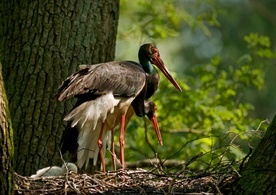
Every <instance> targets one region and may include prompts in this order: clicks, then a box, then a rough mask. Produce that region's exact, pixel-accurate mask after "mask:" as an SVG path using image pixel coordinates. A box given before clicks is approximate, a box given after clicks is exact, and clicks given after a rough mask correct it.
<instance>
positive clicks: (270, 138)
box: [233, 115, 276, 194]
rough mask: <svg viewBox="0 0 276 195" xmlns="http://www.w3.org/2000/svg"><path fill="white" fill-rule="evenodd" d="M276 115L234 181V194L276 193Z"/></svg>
mask: <svg viewBox="0 0 276 195" xmlns="http://www.w3.org/2000/svg"><path fill="white" fill-rule="evenodd" d="M275 138H276V115H275V116H274V119H273V121H272V123H271V124H270V126H269V127H268V129H267V132H266V133H265V135H264V137H263V139H262V140H261V142H260V144H259V145H258V147H257V148H256V150H255V152H254V153H253V154H252V156H251V157H250V158H249V160H248V162H247V164H246V165H245V167H244V168H243V169H242V171H241V177H240V178H239V179H238V180H237V181H236V182H235V183H234V185H233V187H234V192H233V194H276V140H275Z"/></svg>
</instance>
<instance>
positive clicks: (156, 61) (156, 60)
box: [151, 55, 182, 91]
mask: <svg viewBox="0 0 276 195" xmlns="http://www.w3.org/2000/svg"><path fill="white" fill-rule="evenodd" d="M151 61H152V63H153V64H155V65H156V66H157V67H158V68H159V69H160V70H161V71H162V72H163V74H164V75H165V76H166V77H167V79H168V80H169V81H170V82H171V83H172V84H173V85H174V86H175V88H176V89H178V90H179V91H182V89H181V87H180V86H179V84H178V83H177V82H176V80H174V78H173V77H172V76H171V74H170V72H169V70H168V69H167V67H166V66H165V64H164V62H163V61H162V59H161V58H160V56H159V55H158V56H154V57H153V58H152V59H151Z"/></svg>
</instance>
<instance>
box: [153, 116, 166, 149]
mask: <svg viewBox="0 0 276 195" xmlns="http://www.w3.org/2000/svg"><path fill="white" fill-rule="evenodd" d="M150 122H151V125H152V126H153V128H154V130H155V133H156V136H157V138H158V142H159V144H160V145H161V146H163V141H162V136H161V132H160V129H159V126H158V122H157V116H156V114H155V113H154V114H153V117H152V118H150Z"/></svg>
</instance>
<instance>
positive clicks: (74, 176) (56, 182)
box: [14, 169, 237, 194]
mask: <svg viewBox="0 0 276 195" xmlns="http://www.w3.org/2000/svg"><path fill="white" fill-rule="evenodd" d="M184 172H185V171H184ZM184 172H182V173H178V174H160V173H155V172H153V171H147V170H141V169H140V170H139V169H137V170H124V171H122V170H120V171H113V172H107V173H97V174H94V175H88V174H79V173H75V172H71V171H70V172H67V173H66V174H65V175H62V176H55V177H41V178H37V179H33V178H30V177H23V176H20V175H18V174H17V173H15V176H14V182H15V194H99V193H101V194H153V193H154V194H183V193H193V194H197V193H199V194H203V193H208V194H212V193H215V194H222V193H227V192H229V190H230V185H231V183H232V182H233V181H234V180H235V178H236V176H237V174H236V173H235V172H232V173H230V174H229V173H228V174H218V173H215V174H211V173H206V172H205V173H204V172H203V173H198V174H194V173H193V174H184Z"/></svg>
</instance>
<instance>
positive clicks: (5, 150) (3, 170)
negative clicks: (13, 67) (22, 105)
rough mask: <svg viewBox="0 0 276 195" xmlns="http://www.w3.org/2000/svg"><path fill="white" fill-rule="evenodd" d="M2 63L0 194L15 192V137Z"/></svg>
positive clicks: (0, 72) (0, 84)
mask: <svg viewBox="0 0 276 195" xmlns="http://www.w3.org/2000/svg"><path fill="white" fill-rule="evenodd" d="M12 135H13V134H12V126H11V121H10V116H9V110H8V101H7V97H6V92H5V89H4V82H3V77H2V64H1V63H0V144H1V148H0V156H1V163H0V194H13V137H12Z"/></svg>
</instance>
